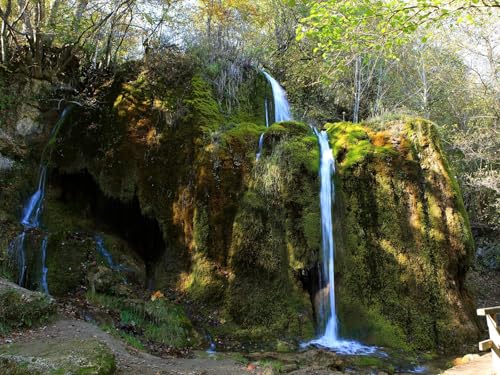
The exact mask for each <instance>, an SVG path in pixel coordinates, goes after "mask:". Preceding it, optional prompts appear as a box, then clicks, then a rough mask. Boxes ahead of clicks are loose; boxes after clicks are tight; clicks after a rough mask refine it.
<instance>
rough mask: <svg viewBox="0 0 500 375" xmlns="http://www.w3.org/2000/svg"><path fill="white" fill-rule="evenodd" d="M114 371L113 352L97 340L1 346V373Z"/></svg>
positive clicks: (98, 374)
mask: <svg viewBox="0 0 500 375" xmlns="http://www.w3.org/2000/svg"><path fill="white" fill-rule="evenodd" d="M23 371H26V372H23ZM115 371H116V363H115V357H114V355H113V353H112V352H111V350H110V349H109V348H108V347H107V346H106V345H104V344H103V343H100V342H98V341H97V340H95V339H87V340H73V341H70V342H67V341H63V340H59V341H58V342H50V343H48V342H41V341H34V342H30V343H25V344H12V345H4V346H1V347H0V373H2V374H5V373H7V374H24V373H26V374H40V375H42V374H89V375H110V374H114V373H115Z"/></svg>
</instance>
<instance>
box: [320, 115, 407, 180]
mask: <svg viewBox="0 0 500 375" xmlns="http://www.w3.org/2000/svg"><path fill="white" fill-rule="evenodd" d="M324 128H325V129H326V130H327V132H328V134H329V138H330V144H331V147H332V152H333V155H334V156H335V158H336V159H337V161H338V162H339V164H340V166H341V168H342V170H348V169H349V168H350V167H352V166H354V165H356V164H357V163H360V162H362V161H363V160H364V159H365V158H367V157H371V156H379V157H380V156H382V157H383V156H391V155H396V154H397V152H396V151H395V150H394V149H393V147H392V145H390V144H382V145H377V144H376V143H375V142H374V140H373V138H374V137H376V136H377V135H376V134H373V133H372V132H371V131H370V130H369V129H368V128H366V127H365V126H363V125H358V124H352V123H348V122H341V123H335V124H326V125H325V126H324Z"/></svg>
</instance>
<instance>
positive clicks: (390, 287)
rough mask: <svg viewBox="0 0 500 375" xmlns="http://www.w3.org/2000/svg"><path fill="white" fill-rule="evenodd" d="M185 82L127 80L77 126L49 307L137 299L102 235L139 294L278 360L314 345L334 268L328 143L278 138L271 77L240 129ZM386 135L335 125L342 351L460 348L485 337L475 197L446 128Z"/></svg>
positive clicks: (59, 159)
mask: <svg viewBox="0 0 500 375" xmlns="http://www.w3.org/2000/svg"><path fill="white" fill-rule="evenodd" d="M174 68H175V67H173V66H172V67H171V66H167V67H166V68H165V69H163V70H162V72H163V73H162V75H158V74H156V73H155V72H154V70H152V69H149V70H146V71H143V72H140V71H137V70H136V71H129V72H127V73H126V74H124V75H117V77H115V79H114V81H113V82H111V83H110V84H109V85H107V86H105V87H102V88H101V90H102V91H103V92H106V94H105V95H104V96H103V97H105V98H106V100H107V105H106V106H105V107H104V108H99V110H96V111H89V110H83V109H80V108H75V109H74V111H73V112H72V113H71V114H70V116H69V118H68V123H69V124H70V126H63V127H62V128H61V130H60V133H59V136H58V138H57V142H56V144H55V145H54V149H53V152H52V159H51V167H52V171H53V172H52V174H51V176H50V177H49V181H50V186H49V188H48V193H47V200H46V212H45V214H44V218H43V222H44V226H45V227H44V230H46V231H48V233H49V244H48V252H47V262H48V268H49V274H48V281H49V290H50V291H51V292H53V293H57V294H65V293H67V292H69V291H70V290H72V288H74V287H76V286H77V285H79V284H80V285H81V284H82V283H86V284H87V286H88V287H89V289H90V290H91V291H92V292H95V295H99V294H103V293H105V294H106V295H107V297H112V298H119V299H124V298H126V295H127V293H128V291H127V290H123V288H121V287H120V280H119V279H116V278H115V277H114V272H112V271H113V270H112V268H110V267H106V264H105V262H104V260H103V259H101V258H102V257H101V258H99V257H97V258H96V257H95V238H94V235H95V233H96V232H98V233H106V234H107V235H105V236H104V240H105V243H106V245H107V246H108V247H109V248H110V249H111V252H112V253H113V257H115V256H116V257H117V258H116V259H119V262H124V263H127V264H129V265H131V267H132V268H133V269H135V270H136V271H135V274H136V281H137V284H142V285H147V287H148V288H150V289H154V290H162V291H164V292H166V291H167V290H169V289H170V290H174V292H175V293H174V295H175V296H177V297H178V296H181V300H183V301H188V302H189V303H188V304H187V306H189V310H190V311H189V312H190V315H191V316H192V317H193V319H194V320H195V321H196V323H197V324H200V325H202V326H203V328H204V329H208V330H209V331H210V332H211V333H212V336H219V337H222V338H224V339H228V341H230V339H231V338H235V339H236V340H237V341H238V342H239V343H248V342H255V341H257V342H259V343H265V344H266V345H267V346H268V347H274V348H275V349H276V348H278V346H279V347H283V343H286V346H287V347H288V345H289V344H290V343H293V342H294V341H296V340H302V339H306V338H310V337H311V336H313V335H314V303H312V302H311V301H314V300H315V299H317V298H316V297H317V295H318V290H317V289H318V287H317V285H318V279H317V278H318V275H317V270H318V264H319V263H320V262H321V259H320V254H321V251H320V242H321V241H320V236H321V233H320V209H319V197H318V193H319V181H318V180H319V179H318V167H319V151H318V145H317V139H316V137H315V136H314V135H313V133H312V131H311V129H310V128H309V127H308V126H307V125H305V124H302V123H300V122H283V123H279V124H273V125H272V126H270V127H269V128H266V127H265V125H264V124H265V119H264V97H265V96H266V95H269V88H268V87H267V86H266V83H265V80H264V78H263V77H259V76H258V75H256V73H255V72H247V77H246V78H247V79H246V81H245V82H243V84H242V86H241V87H242V88H241V92H240V95H241V100H240V106H239V107H238V108H232V110H231V111H228V108H227V106H226V105H225V104H224V103H219V102H217V100H216V98H215V96H214V95H213V93H212V87H211V85H210V84H209V81H208V79H207V75H206V74H204V73H203V72H201V71H198V70H196V69H195V68H193V66H190V68H189V69H188V70H186V71H184V72H183V73H182V79H180V78H179V79H177V78H175V77H176V75H179V74H181V73H180V72H181V71H182V69H181V70H179V69H177V70H176V69H174ZM168 69H173V70H172V74H170V72H169V70H168ZM174 73H175V74H174ZM155 74H156V75H155ZM266 87H267V88H266ZM383 127H384V129H385V130H384V131H376V130H374V128H370V127H369V126H365V125H353V124H349V123H339V124H327V125H325V128H326V129H327V131H328V133H329V136H330V141H331V145H332V148H333V151H334V154H335V157H336V161H337V167H338V173H337V175H336V177H335V178H336V187H337V191H338V195H337V198H338V199H337V206H336V207H335V210H334V214H335V226H336V227H335V231H336V233H337V234H336V240H337V243H338V250H337V251H338V257H337V258H336V259H337V264H336V279H337V280H336V281H337V282H336V286H337V288H338V290H337V296H338V297H337V303H338V310H339V315H340V319H341V327H342V335H344V336H349V337H354V338H358V339H362V340H364V341H367V342H370V343H375V344H378V345H387V346H393V347H400V348H408V349H410V348H420V349H438V348H441V347H442V346H443V345H444V343H445V339H446V343H447V344H450V345H454V344H458V343H459V342H461V341H463V340H464V339H465V338H467V337H470V336H471V335H472V334H474V333H475V327H474V326H473V325H472V324H471V323H470V320H468V319H474V318H473V314H472V310H471V304H470V299H469V297H468V294H467V292H466V290H465V289H464V285H463V281H464V276H465V272H466V270H467V268H468V266H469V264H470V259H471V253H472V246H473V245H472V240H471V236H470V231H469V226H468V223H467V218H466V215H465V212H464V210H463V204H462V202H461V198H460V192H459V191H458V187H457V185H456V182H455V180H454V178H453V176H452V175H451V174H450V171H449V169H448V166H447V163H446V161H445V159H444V157H443V155H442V152H441V149H440V146H439V141H438V140H437V137H436V134H435V130H434V128H433V126H432V125H431V124H429V123H427V122H425V121H421V120H414V119H406V120H404V121H398V122H395V123H392V124H384V126H383ZM261 133H264V147H263V152H262V156H261V158H260V159H259V160H258V161H256V160H255V154H256V152H257V148H258V139H259V135H260V134H261ZM120 244H123V246H122V245H120ZM130 249H133V251H134V252H135V255H134V254H132V253H131V252H130ZM92 254H94V255H92ZM120 259H121V260H120ZM141 269H142V270H144V269H145V275H144V273H142V272H141ZM53 270H56V272H55V273H52V274H51V272H52V271H53ZM70 270H71V271H70ZM59 272H60V273H61V274H60V275H59V274H58V273H59ZM454 304H458V305H459V306H461V308H460V309H456V308H455V309H452V308H451V307H452V306H453V305H454ZM131 313H134V312H133V311H132V312H131ZM174 315H175V314H174ZM126 318H127V316H126V314H125V316H124V317H123V319H125V320H126ZM148 319H149V318H148ZM148 319H146V320H147V321H146V322H145V323H144V324H145V325H147V324H149V323H148V322H149V320H148ZM169 319H170V318H169ZM181 320H182V319H181ZM169 321H170V320H169ZM174 321H177V320H175V319H174ZM169 324H170V323H169ZM176 324H177V323H176ZM176 324H174V325H176ZM182 324H183V323H182V322H180V321H179V323H178V325H179V326H182ZM167 326H168V327H167ZM167 326H166V328H165V332H166V333H168V334H172V335H174V336H175V335H176V334H177V333H176V332H177V331H175V329H174V328H172V325H167ZM183 332H187V331H183ZM153 333H154V332H153ZM153 333H152V334H153ZM166 333H165V334H166ZM160 335H163V333H162V334H160ZM187 335H188V334H187V333H183V336H182V340H184V338H186V336H187ZM153 340H154V338H153ZM182 340H181V341H182ZM449 348H450V347H449V346H448V347H447V349H449Z"/></svg>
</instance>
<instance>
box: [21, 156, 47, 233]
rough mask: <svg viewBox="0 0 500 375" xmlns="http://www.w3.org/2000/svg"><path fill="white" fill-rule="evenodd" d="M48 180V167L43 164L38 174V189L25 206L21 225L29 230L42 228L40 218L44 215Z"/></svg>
mask: <svg viewBox="0 0 500 375" xmlns="http://www.w3.org/2000/svg"><path fill="white" fill-rule="evenodd" d="M46 179H47V166H46V165H43V164H42V165H41V166H40V172H39V173H38V188H37V189H36V191H35V192H34V193H33V195H32V196H31V197H30V198H29V199H28V201H27V203H26V205H25V206H24V211H23V212H24V213H23V218H22V219H21V224H23V225H24V226H25V227H27V228H38V227H39V226H40V216H41V214H42V209H43V200H44V198H45V182H46Z"/></svg>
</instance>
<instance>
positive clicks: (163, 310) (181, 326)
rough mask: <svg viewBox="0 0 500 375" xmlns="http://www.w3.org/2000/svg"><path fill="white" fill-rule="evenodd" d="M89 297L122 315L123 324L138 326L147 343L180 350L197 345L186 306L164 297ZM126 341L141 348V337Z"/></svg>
mask: <svg viewBox="0 0 500 375" xmlns="http://www.w3.org/2000/svg"><path fill="white" fill-rule="evenodd" d="M86 297H87V300H88V301H89V302H90V303H92V304H96V305H98V306H101V307H105V308H107V309H111V310H114V311H116V312H119V314H120V321H121V323H122V324H124V325H131V326H133V327H135V329H136V330H138V331H139V332H141V333H142V334H143V335H144V338H145V339H147V340H151V341H154V342H159V343H163V344H168V345H171V346H173V347H177V348H185V347H189V346H192V345H195V344H196V343H197V336H196V334H195V333H194V331H193V327H192V325H191V322H190V320H189V319H188V318H187V317H186V314H185V313H184V310H183V309H182V307H181V306H177V305H174V304H173V303H171V302H169V301H168V300H166V299H164V298H160V299H156V300H154V301H151V300H150V301H142V300H131V299H126V298H122V297H113V296H109V295H105V294H99V293H96V294H92V293H87V295H86ZM120 335H121V333H120ZM124 339H125V340H126V341H127V342H129V343H130V344H131V345H135V346H137V345H139V340H138V338H137V337H133V336H132V337H126V336H124Z"/></svg>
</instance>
